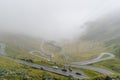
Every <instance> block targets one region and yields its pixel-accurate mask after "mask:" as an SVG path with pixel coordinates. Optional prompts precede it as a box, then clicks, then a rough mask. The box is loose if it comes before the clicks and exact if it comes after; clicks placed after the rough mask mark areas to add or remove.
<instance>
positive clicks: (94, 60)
mask: <svg viewBox="0 0 120 80" xmlns="http://www.w3.org/2000/svg"><path fill="white" fill-rule="evenodd" d="M104 55H108V57H105V58H102V57H103V56H104ZM114 57H115V55H113V54H112V53H107V52H104V53H100V55H99V56H98V57H97V58H95V59H92V60H87V61H82V62H72V63H71V65H89V64H93V63H97V62H100V61H104V60H109V59H112V58H114Z"/></svg>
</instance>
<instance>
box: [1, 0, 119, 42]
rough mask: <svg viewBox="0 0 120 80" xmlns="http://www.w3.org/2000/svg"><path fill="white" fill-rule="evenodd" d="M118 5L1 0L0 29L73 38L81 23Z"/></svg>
mask: <svg viewBox="0 0 120 80" xmlns="http://www.w3.org/2000/svg"><path fill="white" fill-rule="evenodd" d="M118 9H120V1H119V0H0V31H3V32H14V33H21V34H27V35H32V36H37V37H42V38H44V39H46V40H64V39H65V40H66V39H74V38H77V37H80V36H81V34H82V32H84V31H85V29H86V26H83V25H84V23H86V22H88V21H91V20H94V19H96V18H98V17H100V16H102V15H104V14H106V13H109V12H113V11H115V10H118Z"/></svg>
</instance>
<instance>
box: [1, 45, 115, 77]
mask: <svg viewBox="0 0 120 80" xmlns="http://www.w3.org/2000/svg"><path fill="white" fill-rule="evenodd" d="M35 52H37V51H35ZM30 53H31V54H32V53H34V51H31V52H30ZM40 53H41V56H45V55H44V54H42V51H40ZM0 54H1V55H2V56H4V57H5V58H9V59H11V60H13V61H15V62H17V63H20V64H24V65H27V66H31V67H33V68H37V69H41V68H42V70H44V71H49V72H53V73H56V74H59V75H63V76H67V77H71V76H72V77H74V78H78V79H85V78H88V77H87V76H85V75H84V74H82V75H76V74H75V73H76V72H78V71H76V70H73V71H72V72H70V71H67V72H64V71H62V70H61V69H60V68H58V69H54V68H52V67H48V66H43V65H38V64H34V63H30V62H26V61H23V60H17V59H13V58H10V57H7V55H6V54H5V44H3V43H0ZM105 54H107V55H108V57H106V58H102V57H103V55H105ZM32 55H33V54H32ZM36 56H37V55H36ZM114 57H115V55H113V54H111V53H101V54H100V55H99V56H98V57H97V58H95V59H92V60H89V61H83V62H73V63H72V64H69V65H64V66H71V67H76V68H83V69H89V70H93V71H97V72H99V73H102V74H114V73H113V72H112V71H109V70H106V69H102V68H96V67H92V66H85V65H88V64H92V63H96V62H99V61H103V60H108V59H112V58H114ZM81 64H82V65H81ZM79 73H82V72H79Z"/></svg>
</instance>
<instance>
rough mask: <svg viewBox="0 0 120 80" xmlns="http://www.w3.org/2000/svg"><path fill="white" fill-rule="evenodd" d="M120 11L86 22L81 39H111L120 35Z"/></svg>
mask: <svg viewBox="0 0 120 80" xmlns="http://www.w3.org/2000/svg"><path fill="white" fill-rule="evenodd" d="M119 14H120V12H117V13H112V14H109V15H105V16H103V17H102V18H101V17H100V18H98V19H97V20H95V21H93V22H90V23H88V24H87V26H88V28H87V30H86V34H84V36H82V39H83V40H99V41H104V40H111V39H116V38H119V37H120V16H119Z"/></svg>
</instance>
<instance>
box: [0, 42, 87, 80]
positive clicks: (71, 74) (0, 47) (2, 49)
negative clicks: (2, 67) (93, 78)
mask: <svg viewBox="0 0 120 80" xmlns="http://www.w3.org/2000/svg"><path fill="white" fill-rule="evenodd" d="M4 54H5V45H3V44H0V55H1V56H2V57H4V58H7V59H10V60H12V61H15V62H17V63H20V64H24V65H27V66H30V67H33V68H36V69H40V70H44V71H49V72H52V73H56V74H59V75H62V76H67V77H73V78H77V79H85V78H88V77H87V76H86V75H84V74H83V73H82V72H79V71H76V70H72V71H69V70H68V69H67V72H66V71H62V69H61V68H58V69H54V68H53V67H48V66H43V65H38V64H35V63H30V62H26V61H23V60H17V59H13V58H10V57H7V55H4ZM76 73H82V74H81V75H77V74H76Z"/></svg>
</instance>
